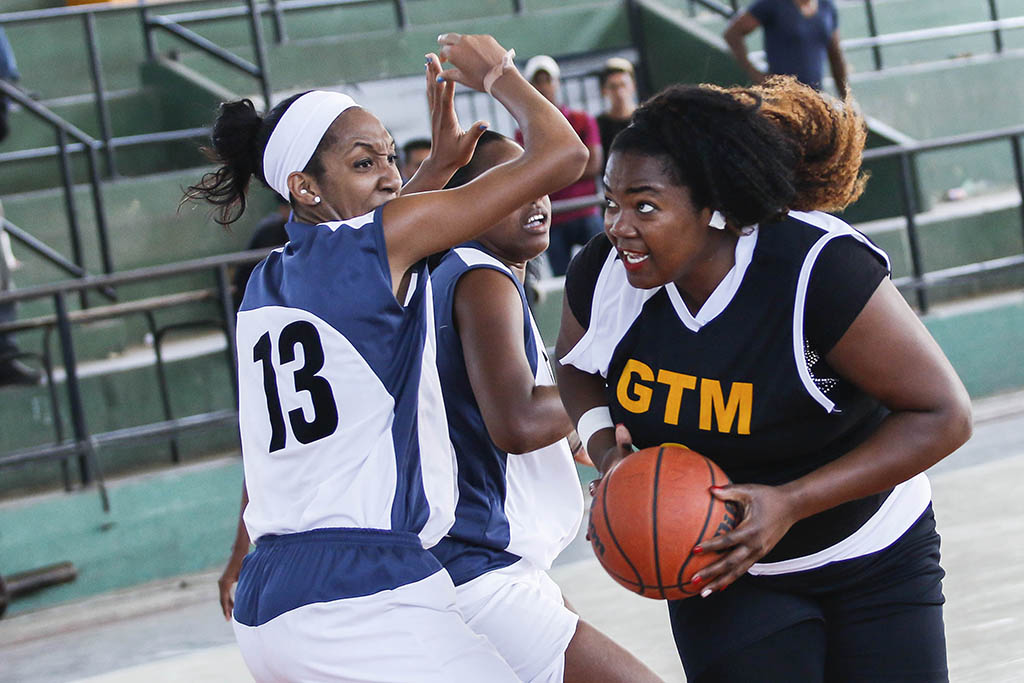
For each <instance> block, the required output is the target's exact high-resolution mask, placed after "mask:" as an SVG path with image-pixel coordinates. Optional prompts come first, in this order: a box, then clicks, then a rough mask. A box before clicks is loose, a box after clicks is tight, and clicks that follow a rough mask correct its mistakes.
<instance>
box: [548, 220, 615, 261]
mask: <svg viewBox="0 0 1024 683" xmlns="http://www.w3.org/2000/svg"><path fill="white" fill-rule="evenodd" d="M602 232H604V218H602V217H601V214H599V213H593V214H590V215H589V216H580V217H579V218H573V219H572V220H569V221H566V222H565V223H559V224H558V225H552V226H551V242H550V244H549V245H548V250H547V252H546V253H547V255H548V263H549V264H550V265H551V272H552V273H553V274H555V275H565V269H566V268H568V267H569V259H570V258H571V257H572V248H573V246H574V245H577V244H578V245H580V246H583V245H585V244H586V243H587V242H589V241H590V239H591V238H592V237H593V236H594V235H600V234H601V233H602Z"/></svg>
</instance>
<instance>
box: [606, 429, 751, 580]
mask: <svg viewBox="0 0 1024 683" xmlns="http://www.w3.org/2000/svg"><path fill="white" fill-rule="evenodd" d="M728 483H729V478H728V477H727V476H726V475H725V472H723V471H722V470H721V468H720V467H718V465H716V464H715V463H713V462H711V461H710V460H708V459H707V458H705V457H704V456H703V455H700V454H698V453H694V452H693V451H691V450H688V449H686V448H677V447H674V446H659V447H654V448H645V449H644V450H642V451H638V452H636V453H633V454H632V455H630V456H628V457H627V458H626V459H625V460H623V461H622V462H621V463H620V464H619V465H618V467H616V468H615V469H614V470H612V472H611V473H610V474H609V475H608V476H606V477H604V479H602V480H601V483H600V484H599V485H598V487H597V491H596V492H595V493H594V501H593V504H592V505H591V506H590V528H589V531H590V544H591V546H592V547H593V548H594V554H595V555H597V559H598V560H599V561H600V562H601V566H602V567H604V569H605V571H607V572H608V573H609V574H610V575H611V577H612V578H613V579H615V580H616V581H618V582H619V583H620V584H622V585H623V586H625V587H626V588H628V589H630V590H631V591H633V592H634V593H639V594H640V595H642V596H644V597H646V598H655V599H663V600H679V599H682V598H688V597H690V596H691V595H696V594H697V593H700V588H699V587H697V586H694V585H692V584H690V579H691V578H692V577H693V575H694V574H696V573H697V572H698V571H699V570H700V569H703V568H704V567H706V566H707V565H709V564H711V563H712V562H714V561H715V560H717V559H718V558H719V555H717V554H716V553H707V554H701V555H694V554H693V548H694V546H696V545H699V544H700V543H701V542H702V541H705V540H707V539H710V538H713V537H715V536H720V535H722V534H724V533H726V532H728V531H730V530H731V529H732V528H733V527H735V526H736V524H737V523H738V521H739V519H738V515H737V514H736V507H735V505H734V504H732V503H725V502H723V501H720V500H718V499H717V498H715V497H713V496H712V495H711V493H710V492H709V491H708V489H709V488H710V487H711V486H724V485H726V484H728Z"/></svg>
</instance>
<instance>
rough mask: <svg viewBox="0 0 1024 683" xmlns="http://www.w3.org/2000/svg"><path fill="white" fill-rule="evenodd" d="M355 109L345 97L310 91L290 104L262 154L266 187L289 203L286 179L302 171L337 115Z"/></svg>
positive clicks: (354, 104) (348, 98) (353, 103)
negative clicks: (351, 108)
mask: <svg viewBox="0 0 1024 683" xmlns="http://www.w3.org/2000/svg"><path fill="white" fill-rule="evenodd" d="M357 106H359V105H358V104H356V101H355V100H353V99H352V98H351V97H349V96H348V95H344V94H342V93H339V92H327V91H324V90H313V91H311V92H308V93H306V94H305V95H302V96H301V97H299V98H297V99H296V100H295V101H294V102H292V103H291V104H290V105H289V106H288V109H286V110H285V112H284V114H282V115H281V118H280V119H278V121H277V125H276V126H274V132H273V133H271V134H270V139H269V140H267V147H266V149H265V150H263V177H264V178H266V180H267V185H269V186H270V187H271V188H273V189H274V191H275V192H277V193H278V194H279V195H281V196H282V197H284V199H285V201H290V200H291V194H290V193H289V191H288V176H290V175H291V174H292V173H297V172H299V171H301V170H302V169H304V168H306V164H308V163H309V160H310V159H312V158H313V153H314V152H315V151H316V148H317V145H319V144H320V141H321V140H322V139H323V137H324V133H326V132H327V129H328V128H330V127H331V124H332V123H334V120H335V119H336V118H338V115H340V114H341V112H343V111H345V110H346V109H348V108H350V107H357Z"/></svg>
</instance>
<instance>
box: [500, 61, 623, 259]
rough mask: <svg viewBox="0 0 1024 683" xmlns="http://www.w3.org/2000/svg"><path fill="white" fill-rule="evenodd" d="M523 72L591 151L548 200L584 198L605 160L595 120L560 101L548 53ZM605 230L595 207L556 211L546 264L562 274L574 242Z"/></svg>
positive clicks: (554, 66)
mask: <svg viewBox="0 0 1024 683" xmlns="http://www.w3.org/2000/svg"><path fill="white" fill-rule="evenodd" d="M523 75H524V76H525V77H526V80H528V81H530V83H532V84H533V87H535V88H536V89H537V90H538V91H539V92H540V93H541V94H542V95H544V97H546V98H547V99H548V100H549V101H550V102H551V103H552V104H554V105H555V106H556V107H558V108H559V110H560V111H561V112H562V114H564V115H565V118H566V119H568V120H569V123H570V124H572V127H573V129H574V130H575V131H576V134H577V135H579V136H580V139H581V140H583V144H585V145H586V146H587V148H588V149H589V150H590V160H589V161H588V162H587V167H586V169H584V171H583V175H582V176H581V177H580V179H579V180H577V181H576V182H575V183H573V184H572V185H569V186H568V187H566V188H564V189H562V190H559V191H558V192H554V193H552V194H551V201H557V200H559V199H569V198H571V197H586V196H589V195H594V194H596V193H597V183H596V181H595V179H596V178H597V174H598V173H600V172H601V168H602V165H603V162H604V151H603V150H602V149H601V134H600V132H599V130H598V127H597V121H596V120H595V119H594V117H593V116H591V115H590V114H588V113H587V112H585V111H580V110H578V109H570V108H569V107H566V106H564V105H562V104H560V103H559V97H558V91H559V85H560V81H559V77H560V75H561V70H560V69H559V68H558V63H557V62H555V60H554V59H552V58H551V57H548V56H547V55H537V56H536V57H533V58H531V59H530V60H529V61H528V62H526V67H525V68H524V69H523ZM516 141H517V142H519V143H520V144H522V142H523V137H522V134H521V133H520V132H519V131H516ZM602 232H604V219H603V218H602V217H601V212H600V211H599V210H598V207H597V206H590V207H587V208H585V209H575V210H573V211H567V212H565V213H559V214H555V215H554V216H552V218H551V243H550V245H549V246H548V250H547V255H548V263H549V264H550V265H551V270H552V272H553V273H554V274H555V275H565V269H566V268H567V267H568V265H569V259H570V258H571V257H572V248H573V246H574V245H577V244H578V245H581V246H582V245H584V244H586V243H587V242H589V241H590V238H591V237H593V236H594V235H598V234H600V233H602Z"/></svg>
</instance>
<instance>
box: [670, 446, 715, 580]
mask: <svg viewBox="0 0 1024 683" xmlns="http://www.w3.org/2000/svg"><path fill="white" fill-rule="evenodd" d="M701 457H702V458H704V464H705V465H707V468H708V474H709V475H710V476H709V478H710V479H711V486H714V485H715V469H714V467H712V465H711V461H710V460H708V459H707V457H705V456H701ZM708 497H709V498H710V500H709V501H708V512H707V514H706V515H705V516H704V526H703V527H702V528H701V530H700V534H698V536H697V543H698V544H699V543H700V542H701V541H702V540H703V539H704V534H705V532H707V530H708V524H710V523H711V513H712V512H714V509H715V500H716V498H715V497H714V496H708ZM692 559H693V551H692V550H691V551H690V554H689V555H687V556H686V561H685V562H683V566H681V567H680V568H679V573H678V574H676V585H677V586H680V585H682V582H683V574H685V573H686V567H687V566H688V565H689V564H690V560H692Z"/></svg>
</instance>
